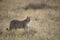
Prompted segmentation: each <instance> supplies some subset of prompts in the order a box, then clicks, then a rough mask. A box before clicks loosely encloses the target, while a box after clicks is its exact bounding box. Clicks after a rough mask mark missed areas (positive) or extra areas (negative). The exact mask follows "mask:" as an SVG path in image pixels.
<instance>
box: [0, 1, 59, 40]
mask: <svg viewBox="0 0 60 40" xmlns="http://www.w3.org/2000/svg"><path fill="white" fill-rule="evenodd" d="M29 3H40V4H41V3H44V4H47V5H50V6H51V7H52V6H58V7H59V8H57V9H54V8H42V9H28V10H25V9H22V7H24V6H26V5H27V4H29ZM27 16H29V17H30V18H31V21H30V22H29V24H27V25H28V26H29V29H28V31H26V30H24V29H17V30H15V29H13V30H12V31H7V30H6V28H9V25H10V21H11V20H13V19H15V20H24V19H25V18H26V17H27ZM34 31H36V32H34ZM0 40H60V0H2V1H0Z"/></svg>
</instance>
